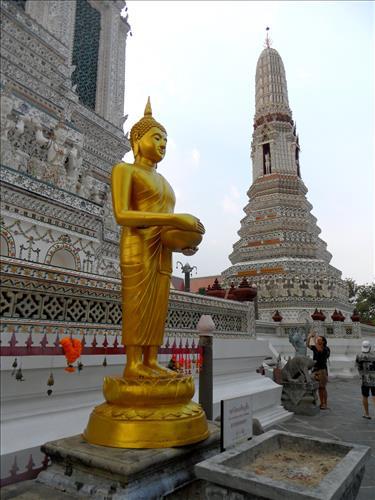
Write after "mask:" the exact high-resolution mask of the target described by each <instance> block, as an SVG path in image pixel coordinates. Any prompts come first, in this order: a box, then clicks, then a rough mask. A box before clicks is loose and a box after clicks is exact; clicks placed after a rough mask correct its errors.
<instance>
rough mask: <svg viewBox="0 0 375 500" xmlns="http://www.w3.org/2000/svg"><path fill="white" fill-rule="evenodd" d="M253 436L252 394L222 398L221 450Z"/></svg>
mask: <svg viewBox="0 0 375 500" xmlns="http://www.w3.org/2000/svg"><path fill="white" fill-rule="evenodd" d="M252 436H253V414H252V407H251V396H250V395H249V396H241V397H238V398H232V399H224V400H221V451H224V450H227V449H228V448H231V447H233V446H236V445H237V444H239V443H242V442H243V441H247V440H249V439H251V438H252Z"/></svg>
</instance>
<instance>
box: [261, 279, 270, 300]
mask: <svg viewBox="0 0 375 500" xmlns="http://www.w3.org/2000/svg"><path fill="white" fill-rule="evenodd" d="M262 297H263V298H264V299H269V298H270V297H271V293H270V287H269V284H268V280H264V281H263V280H262Z"/></svg>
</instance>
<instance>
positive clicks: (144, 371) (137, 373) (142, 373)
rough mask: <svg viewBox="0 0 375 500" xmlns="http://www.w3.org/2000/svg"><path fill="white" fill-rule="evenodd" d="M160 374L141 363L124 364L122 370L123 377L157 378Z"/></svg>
mask: <svg viewBox="0 0 375 500" xmlns="http://www.w3.org/2000/svg"><path fill="white" fill-rule="evenodd" d="M159 376H160V375H159V373H158V372H157V371H156V370H153V369H152V368H151V367H149V366H146V365H144V364H142V363H137V364H135V363H134V364H132V365H126V367H125V370H124V377H125V378H129V379H130V378H158V377H159Z"/></svg>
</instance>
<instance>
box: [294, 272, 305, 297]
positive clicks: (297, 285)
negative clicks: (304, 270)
mask: <svg viewBox="0 0 375 500" xmlns="http://www.w3.org/2000/svg"><path fill="white" fill-rule="evenodd" d="M293 282H294V288H293V293H294V296H295V297H302V295H303V292H302V288H301V285H302V283H301V280H300V278H299V277H298V276H296V277H295V278H294V279H293Z"/></svg>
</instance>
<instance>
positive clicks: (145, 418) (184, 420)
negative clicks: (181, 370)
mask: <svg viewBox="0 0 375 500" xmlns="http://www.w3.org/2000/svg"><path fill="white" fill-rule="evenodd" d="M103 393H104V397H105V399H106V403H103V404H101V405H100V406H97V407H96V408H95V409H94V410H93V412H92V413H91V415H90V419H89V423H88V425H87V427H86V429H85V431H84V433H83V437H84V438H85V439H86V440H87V441H88V442H89V443H92V444H98V445H102V446H111V447H114V448H171V447H173V446H183V445H187V444H192V443H197V442H199V441H202V440H203V439H206V438H207V437H208V435H209V431H208V427H207V420H206V415H205V413H204V411H203V410H202V408H201V406H200V405H198V404H196V403H194V402H193V401H191V398H192V397H193V395H194V380H193V377H186V376H183V375H178V376H176V377H170V378H158V379H153V378H152V379H151V378H150V379H125V378H122V377H105V378H104V386H103Z"/></svg>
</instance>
